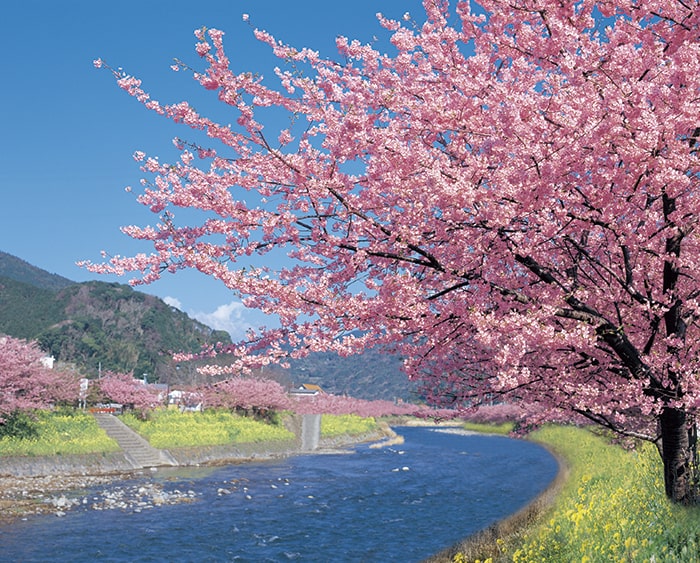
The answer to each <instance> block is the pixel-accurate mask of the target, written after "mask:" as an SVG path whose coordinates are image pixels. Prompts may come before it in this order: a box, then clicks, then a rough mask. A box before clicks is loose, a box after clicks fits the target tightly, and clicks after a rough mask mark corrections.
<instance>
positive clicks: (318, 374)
mask: <svg viewBox="0 0 700 563" xmlns="http://www.w3.org/2000/svg"><path fill="white" fill-rule="evenodd" d="M0 334H8V335H10V336H15V337H18V338H24V339H28V340H37V341H38V342H39V344H40V345H41V347H42V349H43V350H44V351H45V352H46V353H48V354H51V355H53V356H54V358H56V359H57V360H58V361H60V362H68V363H73V364H75V365H76V366H77V367H78V368H79V369H80V370H81V371H82V372H83V373H84V374H85V375H87V376H88V377H94V376H96V375H97V372H98V370H99V369H100V368H101V369H102V370H103V371H106V370H113V371H121V372H132V371H133V373H134V375H135V376H138V377H143V375H144V374H147V378H148V380H149V381H162V382H169V383H188V382H193V381H197V374H196V370H195V369H194V366H192V365H182V366H178V365H176V364H175V363H174V362H172V360H171V359H170V352H173V351H191V352H195V351H197V350H199V349H200V348H201V346H202V345H203V344H208V343H214V342H230V337H229V335H228V333H226V332H223V331H216V330H213V329H211V328H209V327H207V326H206V325H204V324H202V323H200V322H199V321H196V320H194V319H192V318H190V317H189V316H188V315H187V314H185V313H183V312H182V311H180V310H178V309H175V308H173V307H170V306H169V305H167V304H166V303H164V302H163V301H162V300H161V299H159V298H158V297H155V296H153V295H148V294H145V293H142V292H140V291H135V290H134V289H132V288H131V287H130V286H128V285H124V284H116V283H104V282H97V281H91V282H84V283H76V282H73V281H71V280H68V279H66V278H63V277H61V276H57V275H55V274H50V273H49V272H46V271H44V270H41V269H40V268H37V267H35V266H32V265H31V264H28V263H27V262H25V261H23V260H21V259H19V258H16V257H14V256H12V255H10V254H6V253H4V252H0ZM400 368H401V366H400V361H399V359H398V358H396V357H395V356H392V355H390V354H385V353H382V352H380V351H369V352H366V353H365V354H362V355H360V356H352V357H349V358H340V357H338V356H337V355H335V354H330V353H318V354H311V355H310V356H309V357H308V358H304V359H302V360H295V361H293V362H292V364H291V368H290V369H289V370H286V371H285V370H281V369H279V368H272V369H271V370H269V373H265V376H267V377H269V376H274V377H276V378H278V379H280V380H282V381H283V382H284V383H285V385H291V386H298V385H301V384H302V383H315V384H317V385H320V386H321V387H322V388H323V389H324V390H325V391H327V392H329V393H334V394H337V395H343V394H347V395H350V396H353V397H357V398H361V399H386V400H393V399H403V400H408V401H410V400H414V399H415V398H416V394H415V391H414V387H413V386H412V385H411V384H410V382H408V381H407V379H406V377H405V376H404V375H403V374H402V373H401V371H400Z"/></svg>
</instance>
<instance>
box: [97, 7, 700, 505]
mask: <svg viewBox="0 0 700 563" xmlns="http://www.w3.org/2000/svg"><path fill="white" fill-rule="evenodd" d="M424 7H425V12H426V18H425V21H424V23H419V22H417V21H415V20H413V19H411V18H410V17H408V16H407V17H406V18H405V19H406V20H407V21H399V20H392V19H389V18H386V17H384V16H382V15H381V14H380V15H379V16H378V19H379V23H380V24H381V25H382V26H383V27H384V28H385V29H386V30H387V34H388V36H389V38H390V41H391V46H389V47H387V49H386V52H382V51H381V50H380V49H379V48H378V47H376V46H373V45H364V44H361V43H359V42H357V41H350V40H348V39H346V38H343V37H339V38H338V39H337V47H338V53H339V56H338V57H336V59H335V60H334V59H325V58H323V57H321V56H320V55H319V54H318V53H317V52H315V51H312V50H310V49H296V48H293V47H291V46H288V45H285V44H283V43H282V42H279V41H278V40H276V39H275V38H273V37H271V36H270V35H269V34H268V33H266V32H264V31H259V30H256V31H255V34H256V36H257V38H258V39H259V40H260V41H263V42H266V43H268V44H269V45H270V47H271V49H272V51H273V52H274V54H275V55H277V57H279V59H280V61H281V63H282V65H281V66H283V68H282V69H281V70H279V69H276V70H275V74H276V78H275V79H269V78H268V79H267V80H266V79H263V78H262V77H261V75H260V74H258V73H257V72H242V73H237V72H235V71H234V70H233V69H232V68H231V65H230V64H229V59H228V58H227V55H226V53H225V52H224V47H223V33H222V32H221V31H218V30H213V29H212V30H204V29H202V30H199V31H197V32H196V35H197V38H198V40H199V43H198V45H197V53H198V54H199V55H200V56H201V57H202V59H203V62H204V68H203V69H202V70H197V71H194V72H193V74H194V78H195V80H197V81H198V82H199V83H200V84H201V85H202V86H203V87H204V88H205V89H207V90H211V91H213V92H215V93H216V95H217V97H218V100H219V101H220V102H221V103H223V104H226V105H228V106H229V108H230V111H231V112H234V113H235V117H234V120H235V121H234V124H233V125H226V124H224V123H218V122H216V121H214V120H213V119H209V118H207V117H206V116H205V115H204V114H203V113H199V112H198V111H196V110H195V109H194V108H193V107H192V106H191V105H189V104H188V103H187V102H180V103H175V104H171V105H166V104H162V103H160V102H158V101H156V100H155V99H152V98H151V97H150V96H149V94H147V93H146V91H145V90H144V89H143V88H142V85H141V82H140V80H138V79H136V78H135V77H133V76H130V75H128V74H126V73H123V72H121V71H116V70H113V71H112V72H113V73H114V74H115V76H116V79H117V81H118V84H119V86H120V87H121V88H123V89H124V90H126V91H127V92H128V93H129V94H131V95H132V96H134V97H136V98H137V99H138V100H139V101H141V102H142V103H143V104H145V106H146V107H147V108H149V109H150V110H152V111H154V112H157V113H159V114H162V115H163V116H165V117H168V118H170V119H172V120H174V121H175V122H178V123H182V124H184V125H185V126H188V127H190V128H192V129H194V130H196V131H195V132H193V135H194V136H199V137H197V138H201V135H206V136H208V139H209V140H208V141H206V142H205V141H199V142H196V143H193V142H190V143H187V142H185V141H181V140H177V141H176V143H177V146H178V147H180V149H181V158H180V160H179V161H178V162H174V163H164V162H160V161H159V160H158V159H156V158H154V157H147V156H146V155H144V154H143V153H141V152H137V153H136V154H135V158H136V160H138V161H140V162H141V163H142V167H143V171H144V172H145V173H146V174H147V175H148V176H149V177H153V178H155V179H154V180H153V181H151V182H147V183H146V184H145V189H144V190H143V192H142V193H141V194H140V195H139V201H140V203H142V204H143V205H145V206H147V207H149V208H150V209H151V211H152V212H153V213H155V214H157V215H159V216H160V221H159V223H158V224H157V225H155V226H149V227H137V226H130V227H125V228H124V231H125V233H126V234H128V235H130V236H131V237H134V238H136V239H140V240H143V241H150V243H151V244H152V246H153V252H151V253H150V254H139V255H137V256H135V257H119V256H116V257H112V258H111V259H109V260H108V262H107V263H105V264H97V265H95V264H89V263H88V264H86V265H87V266H88V267H91V268H92V269H93V270H94V271H99V272H111V273H118V274H123V273H125V272H137V273H138V276H137V278H136V280H134V281H133V283H149V282H152V281H154V280H156V279H158V278H159V277H160V276H161V275H163V274H164V273H165V272H176V271H178V270H181V269H185V268H194V269H197V270H199V271H201V272H203V273H205V274H207V275H210V276H213V277H214V278H216V279H218V280H221V282H222V283H224V284H225V285H226V286H227V287H229V288H230V289H231V290H232V291H233V292H234V293H235V294H237V295H239V296H241V297H242V298H244V300H245V301H244V302H245V304H246V305H248V306H250V307H255V308H258V309H260V310H262V311H264V312H266V313H271V314H275V315H277V316H278V317H279V320H280V325H281V326H280V327H279V328H274V327H273V328H270V329H266V330H262V331H261V332H259V333H256V334H251V335H250V337H249V338H248V339H247V340H246V341H245V342H242V343H240V344H239V345H237V346H234V347H233V348H231V349H230V350H229V352H230V353H232V354H235V355H236V356H237V357H238V358H239V361H238V362H235V363H233V364H232V366H231V367H232V369H233V370H239V369H242V368H244V367H246V366H250V365H255V364H256V362H257V363H259V362H260V361H262V360H263V359H264V360H265V361H269V360H270V359H271V358H272V359H275V358H281V357H283V356H284V355H286V354H287V352H286V350H288V349H292V350H294V352H292V355H303V354H305V353H308V352H309V351H313V350H334V351H336V352H339V353H341V354H353V353H357V352H360V351H361V350H363V349H366V348H368V347H372V346H378V345H383V346H392V347H394V348H395V349H396V351H397V352H399V353H401V355H402V357H405V358H407V359H406V362H405V369H406V372H407V373H408V375H409V376H410V377H412V378H417V379H420V380H422V381H424V382H425V384H426V388H427V389H428V390H429V392H430V396H431V398H432V399H434V400H437V401H439V402H441V403H443V404H445V403H448V404H451V405H453V406H461V405H464V406H467V405H472V404H475V403H478V402H479V401H481V400H483V399H486V400H488V401H491V400H494V398H495V399H498V400H500V401H503V400H508V401H524V402H527V403H530V404H535V405H537V407H538V409H540V410H538V409H533V410H535V411H537V412H543V413H548V416H550V417H561V416H562V413H564V414H566V413H569V414H571V413H576V414H578V415H579V416H583V417H586V418H587V419H588V420H590V421H593V422H595V423H598V424H601V425H603V426H605V427H607V428H610V429H612V430H614V431H617V432H620V433H623V434H628V435H635V436H639V437H643V438H646V439H649V440H652V441H655V442H656V443H657V444H658V445H659V447H660V451H661V453H662V457H663V462H664V476H665V482H666V492H667V494H668V495H669V496H670V497H671V498H673V499H675V500H677V501H681V502H689V501H691V500H692V499H693V496H694V491H693V485H694V481H695V480H696V478H695V477H694V476H693V474H692V471H691V470H692V468H693V467H694V461H695V459H694V456H695V417H696V413H697V410H698V406H699V405H700V377H699V374H700V359H699V358H698V346H699V345H700V344H699V343H700V338H699V337H698V336H699V334H698V329H699V327H698V315H699V314H700V302H699V301H698V297H699V295H700V283H698V276H697V270H698V260H699V259H700V249H699V247H698V243H699V242H700V230H698V228H697V226H698V225H697V222H698V218H699V217H700V191H699V190H698V188H699V186H698V183H699V182H698V173H699V172H700V168H699V165H700V162H699V160H698V150H697V145H696V143H697V138H698V137H699V136H700V123H699V122H698V111H697V99H698V93H699V88H700V27H699V23H700V7H698V3H697V0H692V1H689V2H686V1H682V0H635V1H634V2H632V1H631V0H580V1H578V2H558V1H557V2H554V1H552V0H517V1H508V2H504V1H501V0H480V1H479V2H478V4H476V3H470V2H458V3H457V5H456V10H455V13H450V12H449V10H450V7H449V6H448V4H447V2H446V1H444V0H425V2H424ZM96 64H97V66H105V65H104V63H102V61H96ZM284 65H286V67H284ZM108 68H109V67H108ZM183 68H185V67H184V66H183V67H181V70H182V69H183ZM252 70H258V69H252ZM275 80H276V82H275ZM270 108H275V111H274V112H271V111H270ZM280 112H286V113H287V114H288V115H289V122H288V123H284V124H282V125H280V124H279V121H278V120H277V116H278V115H279V113H280ZM271 116H274V118H273V117H271ZM179 208H194V209H199V210H202V211H204V214H205V215H204V219H203V220H202V222H201V223H199V224H192V225H188V224H180V223H178V221H177V212H178V209H179ZM279 253H286V254H287V255H288V257H289V258H290V259H291V260H293V262H291V263H290V265H289V266H287V267H280V268H277V269H275V268H273V267H271V266H270V264H271V263H273V260H272V258H273V257H276V256H278V255H279ZM567 416H568V415H567ZM657 429H658V432H657Z"/></svg>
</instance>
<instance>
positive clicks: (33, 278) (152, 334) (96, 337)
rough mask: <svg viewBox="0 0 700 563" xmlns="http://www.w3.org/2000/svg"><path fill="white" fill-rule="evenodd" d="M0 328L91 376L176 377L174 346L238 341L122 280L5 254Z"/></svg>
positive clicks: (0, 272)
mask: <svg viewBox="0 0 700 563" xmlns="http://www.w3.org/2000/svg"><path fill="white" fill-rule="evenodd" d="M0 333H3V334H9V335H10V336H14V337H17V338H24V339H28V340H37V341H38V342H39V345H40V346H41V348H42V349H43V350H44V351H45V352H46V353H48V354H51V355H53V356H54V358H56V360H58V361H62V362H68V363H72V364H75V365H76V366H77V367H78V369H80V370H81V371H82V372H83V373H85V374H86V375H88V376H92V375H96V374H97V372H98V370H99V369H102V370H112V371H120V372H133V373H134V375H135V376H138V377H142V376H143V375H144V374H147V375H148V379H149V381H159V380H163V381H168V380H170V379H171V378H175V377H176V375H177V369H176V368H177V366H176V365H175V364H174V363H173V362H172V360H171V359H170V353H171V352H173V351H188V352H196V351H197V350H199V349H200V348H201V347H202V346H203V345H205V344H212V343H216V342H225V343H228V342H230V337H229V335H228V333H226V332H223V331H216V330H212V329H211V328H209V327H208V326H206V325H204V324H202V323H200V322H199V321H196V320H194V319H191V318H190V317H189V316H187V314H185V313H183V312H182V311H179V310H178V309H175V308H173V307H170V306H169V305H167V304H166V303H164V302H163V301H162V300H161V299H159V298H157V297H154V296H152V295H147V294H145V293H141V292H139V291H134V290H133V289H132V288H131V287H130V286H128V285H124V284H117V283H104V282H97V281H92V282H85V283H75V282H73V281H70V280H67V279H66V278H62V277H60V276H56V275H55V274H50V273H48V272H45V271H44V270H41V269H39V268H36V267H34V266H31V265H30V264H27V263H26V262H24V261H23V260H21V259H19V258H15V257H13V256H11V255H9V254H6V253H2V254H0Z"/></svg>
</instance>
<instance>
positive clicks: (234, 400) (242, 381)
mask: <svg viewBox="0 0 700 563" xmlns="http://www.w3.org/2000/svg"><path fill="white" fill-rule="evenodd" d="M201 394H202V395H203V398H204V404H205V406H207V407H214V408H227V409H232V410H239V411H244V412H246V413H248V414H257V415H265V414H266V413H267V411H280V410H284V409H287V408H289V406H290V404H291V403H290V401H289V397H288V396H287V393H286V391H285V390H284V388H283V387H282V386H281V385H280V384H279V383H277V382H276V381H272V380H269V379H258V378H253V377H233V378H231V379H226V380H225V381H220V382H218V383H214V384H212V385H207V386H204V387H202V388H201Z"/></svg>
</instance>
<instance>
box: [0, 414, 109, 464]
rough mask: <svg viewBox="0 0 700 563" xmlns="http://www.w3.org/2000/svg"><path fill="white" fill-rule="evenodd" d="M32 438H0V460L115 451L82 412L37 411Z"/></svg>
mask: <svg viewBox="0 0 700 563" xmlns="http://www.w3.org/2000/svg"><path fill="white" fill-rule="evenodd" d="M33 426H34V428H35V429H36V431H37V435H36V437H34V438H17V437H7V436H5V437H3V438H2V439H0V456H43V455H69V454H92V453H107V452H114V451H118V450H119V446H118V445H117V443H116V442H115V441H114V440H112V439H111V438H109V437H108V436H107V434H106V433H105V432H104V430H102V429H101V428H100V427H99V426H98V425H97V422H95V419H94V417H93V416H92V415H90V414H88V413H84V412H82V411H69V410H62V411H58V412H49V411H39V412H37V413H36V421H35V422H34V424H33Z"/></svg>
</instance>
